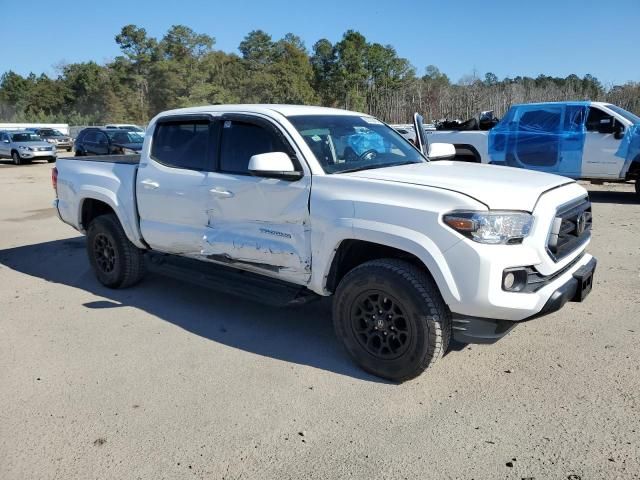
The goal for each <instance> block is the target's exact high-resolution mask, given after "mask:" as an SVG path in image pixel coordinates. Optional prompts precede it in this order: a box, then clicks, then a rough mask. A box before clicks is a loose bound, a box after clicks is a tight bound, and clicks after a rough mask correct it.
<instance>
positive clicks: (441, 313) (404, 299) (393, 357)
mask: <svg viewBox="0 0 640 480" xmlns="http://www.w3.org/2000/svg"><path fill="white" fill-rule="evenodd" d="M333 322H334V327H335V330H336V335H337V336H338V337H339V338H340V339H341V340H342V341H343V343H344V346H345V348H346V349H347V352H348V353H349V354H350V355H351V357H352V358H353V359H354V361H355V362H356V363H357V364H358V365H359V366H360V367H361V368H363V369H364V370H366V371H367V372H369V373H372V374H374V375H377V376H379V377H382V378H386V379H389V380H392V381H395V382H403V381H406V380H410V379H412V378H414V377H417V376H418V375H420V374H421V373H422V372H423V371H424V370H425V369H427V367H429V366H430V365H431V364H433V363H434V362H436V361H437V360H438V359H440V358H441V357H442V356H443V355H444V353H445V352H446V350H447V348H448V346H449V339H450V338H451V313H450V311H449V308H448V307H447V305H446V304H445V303H444V300H443V299H442V296H441V295H440V292H439V291H438V287H437V286H436V284H435V283H434V281H433V280H432V279H431V277H430V276H429V274H428V273H427V272H426V271H425V270H423V269H420V268H418V267H416V266H415V265H412V264H411V263H409V262H406V261H403V260H397V259H380V260H372V261H369V262H366V263H363V264H362V265H360V266H358V267H356V268H354V269H353V270H351V271H350V272H349V273H347V274H346V275H345V277H344V278H343V279H342V281H341V282H340V284H339V285H338V288H337V290H336V295H335V299H334V303H333Z"/></svg>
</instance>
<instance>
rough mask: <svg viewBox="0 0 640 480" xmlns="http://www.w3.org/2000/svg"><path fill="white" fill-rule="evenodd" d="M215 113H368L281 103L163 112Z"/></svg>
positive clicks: (291, 114) (192, 108)
mask: <svg viewBox="0 0 640 480" xmlns="http://www.w3.org/2000/svg"><path fill="white" fill-rule="evenodd" d="M209 112H211V113H215V112H238V113H241V112H246V113H262V114H265V115H273V113H274V112H276V113H279V114H280V115H284V116H285V117H290V116H294V115H358V116H367V117H369V116H370V115H368V114H366V113H358V112H351V111H349V110H342V109H340V108H329V107H316V106H311V105H279V104H235V105H233V104H229V105H205V106H202V107H187V108H178V109H175V110H169V111H167V112H163V113H162V116H165V115H181V114H188V113H209Z"/></svg>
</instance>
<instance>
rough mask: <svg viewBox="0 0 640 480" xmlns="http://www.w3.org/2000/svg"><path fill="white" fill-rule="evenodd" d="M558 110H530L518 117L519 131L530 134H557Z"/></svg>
mask: <svg viewBox="0 0 640 480" xmlns="http://www.w3.org/2000/svg"><path fill="white" fill-rule="evenodd" d="M560 113H561V112H560V109H555V108H554V109H550V110H530V111H528V112H525V113H524V114H523V115H522V117H520V124H519V130H520V131H525V132H531V133H542V132H554V133H555V132H557V131H558V130H559V128H560Z"/></svg>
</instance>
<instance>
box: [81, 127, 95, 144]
mask: <svg viewBox="0 0 640 480" xmlns="http://www.w3.org/2000/svg"><path fill="white" fill-rule="evenodd" d="M96 133H97V132H96V131H95V130H89V131H88V132H86V133H84V134H83V135H82V141H83V142H93V143H95V142H96V141H97V139H96Z"/></svg>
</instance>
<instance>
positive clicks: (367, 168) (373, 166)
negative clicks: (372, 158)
mask: <svg viewBox="0 0 640 480" xmlns="http://www.w3.org/2000/svg"><path fill="white" fill-rule="evenodd" d="M414 163H420V162H398V163H376V164H373V165H364V166H362V167H356V168H348V169H346V170H340V171H339V172H335V173H350V172H361V171H362V170H373V169H374V168H387V167H399V166H401V165H413V164H414Z"/></svg>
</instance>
